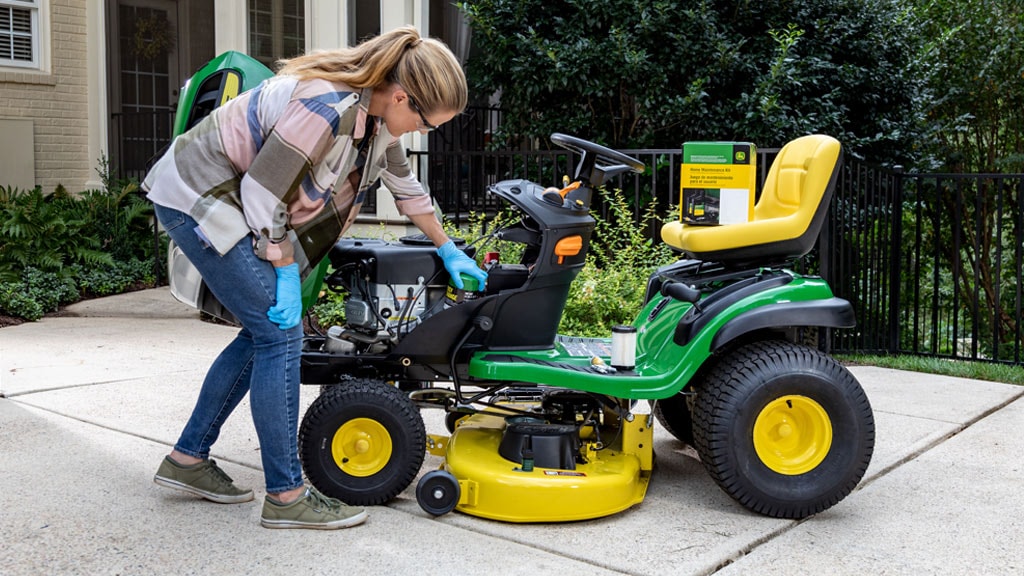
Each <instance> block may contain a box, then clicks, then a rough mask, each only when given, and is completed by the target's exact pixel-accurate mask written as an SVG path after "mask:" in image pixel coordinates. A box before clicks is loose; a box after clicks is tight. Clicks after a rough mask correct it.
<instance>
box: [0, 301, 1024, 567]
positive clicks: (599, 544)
mask: <svg viewBox="0 0 1024 576" xmlns="http://www.w3.org/2000/svg"><path fill="white" fill-rule="evenodd" d="M234 332H235V330H234V329H232V328H229V327H225V326H217V325H212V324H208V323H204V322H200V321H199V320H198V315H197V313H196V312H195V311H193V310H191V309H189V308H187V307H184V306H182V305H180V304H178V303H177V302H175V301H174V300H173V299H172V298H171V296H170V295H169V293H168V292H167V290H166V289H156V290H149V291H144V292H137V293H133V294H126V295H121V296H116V297H111V298H105V299H101V300H93V301H89V302H85V303H81V304H78V305H75V306H72V307H70V308H69V310H68V315H66V316H62V317H56V318H44V319H43V320H41V321H39V322H35V323H29V324H23V325H21V326H16V327H10V328H4V329H2V330H0V394H2V395H3V396H4V397H3V398H0V494H2V495H3V497H4V498H3V500H4V505H3V512H2V513H0V534H2V535H3V543H2V546H0V574H4V575H12V576H13V575H22V574H24V575H37V574H175V575H177V574H253V573H257V572H258V573H261V574H340V573H349V574H395V575H398V574H456V573H457V574H529V575H531V576H536V575H538V574H553V573H560V574H584V573H585V574H673V575H676V574H711V573H715V574H857V575H861V574H878V573H886V574H931V573H942V574H1020V573H1022V572H1024V529H1022V528H1024V526H1022V524H1024V520H1022V519H1024V497H1022V495H1021V491H1022V489H1024V458H1022V456H1021V454H1024V434H1022V433H1021V428H1022V426H1024V400H1022V399H1021V398H1022V396H1024V388H1021V387H1018V386H1010V385H1004V384H994V383H990V382H979V381H972V380H964V379H957V378H947V377H942V376H932V375H925V374H917V373H909V372H899V371H893V370H883V369H879V368H872V367H854V368H853V369H852V371H853V373H854V375H855V376H856V377H857V378H858V379H859V380H860V381H861V383H862V384H863V386H864V388H865V390H866V391H867V393H868V396H869V398H870V399H871V403H872V406H873V407H874V411H875V418H876V425H877V441H876V447H875V455H874V459H873V461H872V463H871V466H870V468H869V469H868V473H867V475H866V477H865V479H864V481H863V482H862V483H861V485H860V486H859V487H858V489H857V490H856V491H855V492H854V493H853V494H851V495H850V496H849V497H847V498H846V499H845V500H844V501H843V502H840V503H839V504H838V505H836V506H835V507H834V508H832V509H830V510H828V511H826V512H824V513H822V514H819V515H817V516H815V517H813V518H810V519H807V520H805V521H802V522H794V521H785V520H775V519H771V518H765V517H761V516H758V515H755V514H752V513H749V512H747V511H746V510H744V509H743V508H741V507H740V506H739V505H737V504H736V503H734V502H733V501H732V500H731V499H730V498H729V497H728V496H726V495H725V493H724V492H722V491H721V490H720V489H719V488H718V487H717V486H716V485H715V484H714V482H712V480H711V479H710V478H709V477H708V475H707V473H706V472H705V471H704V470H703V468H702V467H701V465H700V463H699V462H698V461H697V460H696V459H695V457H694V454H693V452H692V451H691V450H690V449H687V448H685V447H683V446H682V444H680V443H679V442H677V441H675V440H674V439H673V438H672V437H671V436H669V435H668V434H667V433H666V432H664V431H662V430H660V429H657V430H656V434H655V450H656V452H657V454H658V468H657V470H656V471H655V475H654V478H653V480H652V482H651V486H650V489H649V491H648V494H647V498H646V500H645V501H644V502H643V504H641V505H639V506H636V507H634V508H633V509H631V510H628V511H626V512H623V513H620V514H617V515H614V516H611V517H608V518H603V519H598V520H591V521H585V522H576V523H571V524H544V525H516V524H502V523H498V522H492V521H488V520H482V519H479V518H474V517H470V516H465V515H462V514H458V513H453V514H448V515H446V516H443V517H440V518H433V517H430V516H429V515H427V514H426V513H424V512H422V511H421V510H420V508H419V506H418V505H417V504H416V500H415V496H414V488H415V483H414V484H413V486H412V487H410V489H408V490H406V492H405V493H403V494H402V495H401V497H400V498H398V499H396V500H395V501H394V502H392V503H390V504H389V505H387V506H381V507H373V508H371V509H370V520H369V522H367V523H366V524H365V525H363V526H360V527H357V528H352V529H348V530H340V531H324V532H319V531H302V530H294V531H274V530H266V529H263V528H261V527H260V526H259V515H260V507H261V504H262V497H263V492H262V483H263V481H262V480H263V478H262V473H261V471H260V459H259V446H258V443H257V441H256V435H255V431H254V430H253V426H252V422H251V419H250V417H249V410H248V407H247V406H245V405H243V406H240V407H239V409H238V410H237V411H236V412H235V414H234V415H233V417H232V419H231V420H229V422H228V424H227V425H226V426H225V428H224V430H223V433H222V435H221V440H220V441H219V442H218V443H217V444H216V446H215V447H214V448H215V452H214V457H215V458H216V459H217V460H218V461H219V462H220V463H221V465H222V466H223V467H224V468H225V470H227V472H228V473H229V474H231V475H232V476H233V477H234V478H235V480H236V481H237V483H238V484H240V485H243V486H252V487H254V488H256V491H257V498H256V500H255V501H254V502H251V503H247V504H241V505H218V504H213V503H209V502H205V501H202V500H198V499H196V498H192V497H189V496H186V495H179V493H176V492H173V491H169V490H165V489H162V488H160V487H158V486H156V485H154V484H153V483H152V477H153V473H154V472H155V471H156V468H157V465H158V464H159V462H160V459H161V458H162V457H163V455H164V454H166V453H167V452H168V450H169V447H170V446H171V445H172V444H173V442H174V440H175V439H176V438H177V435H178V433H179V432H180V428H181V426H182V425H183V424H184V422H185V420H186V418H187V416H188V414H189V412H190V411H191V408H192V405H193V403H194V401H195V396H196V393H197V390H198V387H199V384H200V382H201V380H202V377H203V374H204V373H205V371H206V368H207V366H208V365H209V363H210V362H211V361H212V360H213V358H214V357H215V356H216V355H217V353H218V352H219V351H220V349H221V348H222V347H223V346H224V345H225V344H226V343H227V342H228V341H229V340H230V339H231V338H232V337H233V335H234ZM316 392H317V390H316V389H315V388H314V387H304V389H303V401H304V402H303V410H304V409H305V405H308V403H309V402H311V401H312V399H313V397H314V396H315V394H316ZM425 417H426V420H427V428H428V431H430V432H438V433H443V418H442V415H441V414H440V413H435V411H426V412H425ZM437 464H438V460H437V459H435V458H433V457H429V456H428V462H427V463H426V464H425V466H424V470H428V469H431V468H433V467H436V466H437Z"/></svg>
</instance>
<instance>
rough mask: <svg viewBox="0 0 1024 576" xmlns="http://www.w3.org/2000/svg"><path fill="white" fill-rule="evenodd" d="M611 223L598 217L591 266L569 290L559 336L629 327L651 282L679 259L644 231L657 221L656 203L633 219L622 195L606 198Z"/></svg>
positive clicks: (598, 334) (618, 192)
mask: <svg viewBox="0 0 1024 576" xmlns="http://www.w3.org/2000/svg"><path fill="white" fill-rule="evenodd" d="M605 202H606V205H607V207H608V216H607V218H602V217H600V216H597V215H595V220H597V226H596V228H595V229H594V235H593V237H591V240H590V253H589V254H588V255H587V265H586V266H585V267H584V268H583V270H582V271H581V272H580V274H579V276H577V277H576V280H575V281H574V282H573V284H572V287H571V288H570V290H569V298H568V300H567V301H566V304H565V311H564V312H563V313H562V322H561V324H560V325H559V332H561V333H563V334H567V335H572V336H586V337H609V336H610V335H611V330H612V327H613V326H615V325H617V324H631V323H632V322H633V320H634V319H635V318H636V315H637V314H638V313H639V312H640V308H641V306H642V305H643V295H644V291H645V290H646V288H647V278H648V277H649V276H650V274H651V272H653V271H654V269H655V268H657V267H658V266H661V265H664V264H667V263H669V262H671V261H672V260H674V259H675V256H673V252H672V249H671V248H670V247H669V246H668V245H667V244H664V243H662V242H656V241H653V240H651V238H649V237H648V236H647V233H646V230H647V229H649V228H650V227H651V223H653V222H656V221H658V220H659V218H658V216H657V214H656V208H655V207H654V204H650V205H649V206H648V207H647V210H646V211H645V212H644V214H643V215H642V217H641V218H640V219H639V220H638V219H636V218H634V215H633V211H632V210H631V209H630V208H629V205H628V203H627V201H626V198H625V197H624V195H623V194H622V191H621V190H614V191H612V192H611V193H607V194H606V198H605Z"/></svg>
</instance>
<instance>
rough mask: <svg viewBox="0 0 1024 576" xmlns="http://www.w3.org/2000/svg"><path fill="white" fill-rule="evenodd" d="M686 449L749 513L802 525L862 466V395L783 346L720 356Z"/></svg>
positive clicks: (820, 357)
mask: <svg viewBox="0 0 1024 576" xmlns="http://www.w3.org/2000/svg"><path fill="white" fill-rule="evenodd" d="M693 422H694V426H693V431H694V447H695V448H696V449H697V453H698V454H699V455H700V458H701V461H702V462H703V464H704V467H705V468H706V469H707V471H708V472H709V473H710V474H711V477H712V478H713V479H714V480H715V482H716V483H717V484H718V485H719V487H721V488H722V490H724V491H725V492H726V493H727V494H729V496H731V497H732V498H733V499H735V500H736V501H737V502H739V503H740V504H742V505H743V506H745V507H747V508H748V509H750V510H752V511H754V512H758V513H760V514H765V515H767V516H772V517H776V518H804V517H806V516H810V515H811V514H816V513H818V512H821V511H822V510H826V509H828V508H829V507H831V506H833V505H835V504H836V503H837V502H839V501H840V500H842V499H843V498H845V497H846V496H847V495H848V494H849V493H850V492H851V491H852V490H853V489H854V488H855V487H856V486H857V483H858V482H860V480H861V478H862V477H863V476H864V472H865V470H867V467H868V463H869V462H870V461H871V454H872V452H873V450H874V443H875V423H874V416H873V414H872V412H871V405H870V404H869V402H868V398H867V396H866V395H865V394H864V390H863V389H862V388H861V386H860V384H859V383H858V382H857V380H856V378H854V377H853V375H852V374H850V372H849V371H848V370H846V368H844V367H843V366H842V365H841V364H839V363H838V362H837V361H836V360H834V359H833V358H831V357H829V356H826V355H825V354H822V353H820V352H818V351H817V350H813V349H811V348H808V347H806V346H801V345H798V344H793V343H790V342H784V341H767V342H755V343H752V344H748V345H746V346H743V347H740V348H738V349H736V350H734V351H733V352H731V353H729V354H728V355H726V356H725V357H723V358H722V359H721V360H720V361H718V362H717V364H716V365H715V366H714V367H713V368H712V369H711V370H710V371H709V373H708V375H707V377H706V378H705V379H704V381H703V382H701V383H700V384H699V385H698V389H697V396H696V398H695V400H694V404H693Z"/></svg>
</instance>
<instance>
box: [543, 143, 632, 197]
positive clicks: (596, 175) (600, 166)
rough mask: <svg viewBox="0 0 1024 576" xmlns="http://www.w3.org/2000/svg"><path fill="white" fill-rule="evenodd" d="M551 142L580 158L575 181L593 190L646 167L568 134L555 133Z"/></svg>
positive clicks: (629, 157) (628, 157) (622, 155)
mask: <svg viewBox="0 0 1024 576" xmlns="http://www.w3.org/2000/svg"><path fill="white" fill-rule="evenodd" d="M551 141H552V142H554V143H555V144H558V145H559V146H561V147H562V148H565V149H566V150H569V151H571V152H575V153H577V154H579V155H580V156H581V158H580V163H579V164H578V165H577V166H576V179H577V180H585V183H586V184H588V185H589V186H591V187H594V188H596V187H598V186H600V185H602V184H604V183H605V182H607V181H608V180H609V179H611V178H614V177H615V176H618V175H619V174H623V173H625V172H635V173H637V174H640V173H642V172H643V171H644V169H645V168H646V167H647V166H646V165H644V163H643V162H641V161H639V160H637V159H636V158H633V157H632V156H627V155H626V154H623V153H622V152H619V151H617V150H612V149H611V148H606V147H604V146H601V145H600V144H595V143H593V142H590V141H589V140H583V139H582V138H577V137H575V136H569V135H568V134H562V133H559V132H555V133H554V134H552V135H551ZM598 161H600V162H598Z"/></svg>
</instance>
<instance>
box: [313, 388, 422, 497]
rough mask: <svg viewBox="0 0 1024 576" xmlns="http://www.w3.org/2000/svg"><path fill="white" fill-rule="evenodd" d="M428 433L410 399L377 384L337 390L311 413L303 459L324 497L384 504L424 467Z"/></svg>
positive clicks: (318, 402) (323, 397)
mask: <svg viewBox="0 0 1024 576" xmlns="http://www.w3.org/2000/svg"><path fill="white" fill-rule="evenodd" d="M425 446H426V431H425V429H424V426H423V419H422V418H421V417H420V414H419V411H418V410H416V407H415V406H414V405H413V403H412V401H411V400H410V399H409V397H408V395H407V394H406V393H404V392H402V391H401V390H398V389H397V388H395V387H394V386H389V385H388V384H386V383H384V382H380V381H376V380H369V379H357V380H352V381H346V382H344V383H341V384H338V385H334V386H331V387H330V388H329V389H328V390H326V391H324V392H323V393H322V394H321V395H320V396H319V397H318V398H317V399H316V400H315V401H314V402H313V403H312V404H311V405H310V407H309V409H308V410H307V411H306V415H305V417H303V419H302V426H301V427H300V429H299V455H300V457H301V459H302V467H303V469H304V470H305V472H306V476H307V477H308V478H309V481H310V482H312V483H313V485H314V486H316V488H317V489H318V490H320V491H321V492H323V493H324V494H326V495H328V496H331V497H333V498H338V499H339V500H342V501H344V502H346V503H349V504H354V505H358V506H374V505H377V504H383V503H385V502H387V501H389V500H391V499H392V498H394V497H395V496H397V495H398V494H399V493H400V492H401V491H402V490H405V488H406V487H408V486H409V484H410V483H411V482H412V480H413V478H415V477H416V474H417V473H418V472H419V469H420V466H421V465H422V464H423V457H424V451H425Z"/></svg>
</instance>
